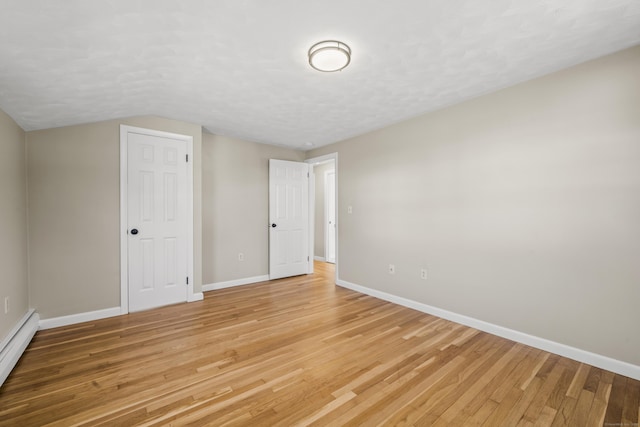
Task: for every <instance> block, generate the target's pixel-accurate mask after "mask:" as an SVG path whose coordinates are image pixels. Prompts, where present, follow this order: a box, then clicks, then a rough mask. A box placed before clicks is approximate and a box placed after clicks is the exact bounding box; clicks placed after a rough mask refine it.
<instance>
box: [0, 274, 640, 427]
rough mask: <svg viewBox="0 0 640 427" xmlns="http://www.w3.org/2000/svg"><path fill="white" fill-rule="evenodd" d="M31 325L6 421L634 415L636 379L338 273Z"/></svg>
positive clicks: (0, 403)
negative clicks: (377, 293)
mask: <svg viewBox="0 0 640 427" xmlns="http://www.w3.org/2000/svg"><path fill="white" fill-rule="evenodd" d="M332 267H333V266H332V265H329V264H323V263H319V264H317V273H316V274H315V275H314V276H302V277H295V278H290V279H283V280H279V281H273V282H265V283H260V284H255V285H248V286H242V287H236V288H231V289H226V290H220V291H214V292H208V293H206V294H205V300H204V301H201V302H196V303H190V304H179V305H174V306H170V307H165V308H161V309H156V310H151V311H147V312H142V313H135V314H131V315H127V316H120V317H115V318H111V319H105V320H101V321H96V322H89V323H84V324H80V325H74V326H69V327H63V328H58V329H51V330H47V331H41V332H38V333H37V335H36V337H35V338H34V340H33V342H32V344H31V345H30V346H29V348H28V349H27V351H26V353H25V354H24V356H23V357H22V359H21V361H20V362H19V364H18V366H17V367H16V369H15V370H14V371H13V373H12V374H11V375H10V376H9V378H8V379H7V381H6V383H5V385H4V386H2V388H1V389H0V425H12V426H41V425H56V426H72V425H87V426H96V425H110V426H112V425H116V426H120V425H122V426H129V425H186V424H189V425H227V424H228V425H250V426H271V425H281V426H292V425H309V424H314V425H322V426H325V425H425V426H426V425H428V426H437V425H464V426H473V425H485V426H495V425H505V426H529V425H542V426H557V425H567V426H589V425H598V426H600V425H603V424H604V425H609V426H628V427H632V426H637V423H638V413H639V406H640V404H639V402H638V401H639V396H640V382H638V381H635V380H632V379H629V378H626V377H623V376H620V375H615V374H613V373H611V372H607V371H603V370H601V369H598V368H594V367H591V366H588V365H584V364H580V363H578V362H575V361H572V360H569V359H565V358H562V357H559V356H556V355H553V354H550V353H546V352H544V351H540V350H536V349H534V348H531V347H527V346H524V345H521V344H517V343H514V342H512V341H508V340H506V339H502V338H498V337H495V336H492V335H489V334H486V333H483V332H479V331H477V330H474V329H470V328H467V327H463V326H460V325H457V324H455V323H452V322H448V321H445V320H442V319H438V318H436V317H433V316H429V315H426V314H423V313H420V312H417V311H413V310H410V309H407V308H404V307H400V306H397V305H394V304H390V303H387V302H384V301H380V300H377V299H375V298H372V297H369V296H365V295H362V294H358V293H356V292H352V291H350V290H346V289H342V288H340V287H336V286H334V285H332V281H331V278H332V277H333V271H332Z"/></svg>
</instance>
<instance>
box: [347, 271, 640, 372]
mask: <svg viewBox="0 0 640 427" xmlns="http://www.w3.org/2000/svg"><path fill="white" fill-rule="evenodd" d="M336 284H337V285H339V286H342V287H343V288H347V289H351V290H353V291H356V292H360V293H362V294H366V295H371V296H373V297H376V298H379V299H382V300H385V301H389V302H392V303H394V304H398V305H402V306H404V307H409V308H412V309H414V310H418V311H421V312H423V313H427V314H431V315H434V316H438V317H441V318H443V319H447V320H451V321H452V322H456V323H460V324H462V325H465V326H469V327H472V328H475V329H479V330H481V331H484V332H488V333H490V334H493V335H497V336H499V337H502V338H506V339H509V340H512V341H516V342H519V343H522V344H526V345H528V346H531V347H535V348H537V349H540V350H544V351H548V352H550V353H554V354H558V355H560V356H564V357H567V358H569V359H573V360H577V361H578V362H582V363H586V364H589V365H592V366H595V367H598V368H601V369H606V370H607V371H611V372H615V373H617V374H620V375H624V376H627V377H630V378H634V379H636V380H640V366H637V365H633V364H631V363H628V362H623V361H621V360H616V359H612V358H610V357H607V356H603V355H601V354H596V353H591V352H590V351H587V350H582V349H579V348H575V347H571V346H568V345H566V344H562V343H558V342H555V341H550V340H547V339H545V338H540V337H536V336H534V335H529V334H526V333H524V332H520V331H516V330H513V329H509V328H505V327H503V326H499V325H495V324H493V323H489V322H485V321H483V320H478V319H475V318H473V317H469V316H465V315H462V314H458V313H454V312H452V311H448V310H443V309H441V308H437V307H433V306H431V305H427V304H423V303H421V302H417V301H413V300H410V299H407V298H403V297H399V296H396V295H392V294H388V293H386V292H382V291H378V290H376V289H371V288H367V287H365V286H361V285H356V284H354V283H350V282H347V281H345V280H336Z"/></svg>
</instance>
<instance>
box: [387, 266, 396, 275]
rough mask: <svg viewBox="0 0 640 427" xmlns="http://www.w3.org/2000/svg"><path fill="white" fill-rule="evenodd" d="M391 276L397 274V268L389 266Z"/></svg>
mask: <svg viewBox="0 0 640 427" xmlns="http://www.w3.org/2000/svg"><path fill="white" fill-rule="evenodd" d="M389 274H396V266H395V265H393V264H389Z"/></svg>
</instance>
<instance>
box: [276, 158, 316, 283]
mask: <svg viewBox="0 0 640 427" xmlns="http://www.w3.org/2000/svg"><path fill="white" fill-rule="evenodd" d="M308 239H309V165H308V164H307V163H299V162H290V161H285V160H274V159H271V160H269V278H270V279H278V278H281V277H289V276H296V275H299V274H306V273H307V271H308V266H309V243H308Z"/></svg>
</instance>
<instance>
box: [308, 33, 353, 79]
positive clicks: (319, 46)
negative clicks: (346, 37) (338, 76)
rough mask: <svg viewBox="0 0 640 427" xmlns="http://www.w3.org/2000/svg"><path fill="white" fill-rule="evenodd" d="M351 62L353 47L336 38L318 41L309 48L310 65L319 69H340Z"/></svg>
mask: <svg viewBox="0 0 640 427" xmlns="http://www.w3.org/2000/svg"><path fill="white" fill-rule="evenodd" d="M349 62H351V49H350V48H349V46H347V45H346V44H344V43H342V42H339V41H336V40H326V41H323V42H320V43H316V44H314V45H313V46H311V49H309V65H311V66H312V67H313V68H315V69H316V70H318V71H323V72H332V71H340V70H342V69H343V68H344V67H346V66H347V65H349Z"/></svg>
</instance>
